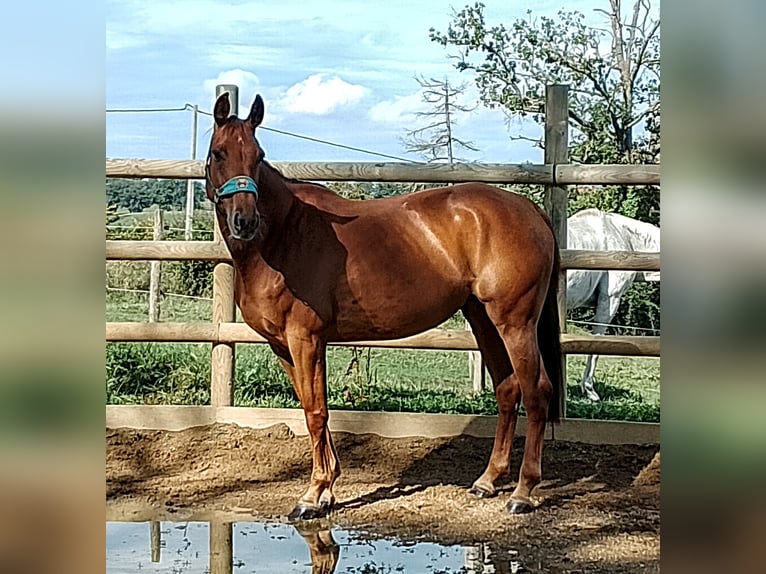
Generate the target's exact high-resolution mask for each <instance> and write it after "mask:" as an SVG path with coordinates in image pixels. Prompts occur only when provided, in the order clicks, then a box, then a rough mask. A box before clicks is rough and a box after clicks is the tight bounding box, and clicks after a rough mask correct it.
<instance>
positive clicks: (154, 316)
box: [149, 207, 163, 323]
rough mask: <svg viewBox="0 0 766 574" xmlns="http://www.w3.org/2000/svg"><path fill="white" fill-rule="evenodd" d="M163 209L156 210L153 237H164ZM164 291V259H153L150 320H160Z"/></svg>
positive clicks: (150, 280) (155, 239)
mask: <svg viewBox="0 0 766 574" xmlns="http://www.w3.org/2000/svg"><path fill="white" fill-rule="evenodd" d="M162 236H163V232H162V209H160V208H159V207H157V211H155V212H154V231H153V232H152V239H154V241H160V240H161V239H162ZM161 291H162V261H152V262H151V267H150V271H149V322H150V323H156V322H158V321H159V320H160V297H161Z"/></svg>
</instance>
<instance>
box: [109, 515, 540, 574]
mask: <svg viewBox="0 0 766 574" xmlns="http://www.w3.org/2000/svg"><path fill="white" fill-rule="evenodd" d="M106 541H107V545H106V546H107V548H106V572H107V573H108V574H127V573H128V572H130V573H135V572H139V573H141V574H143V573H144V572H146V573H147V574H148V573H152V574H154V573H157V574H233V573H235V572H236V573H241V574H246V573H250V572H279V573H285V574H293V573H295V574H298V573H306V574H307V573H309V572H311V573H312V574H333V573H335V572H338V574H341V573H343V574H378V573H383V572H386V573H398V572H427V573H430V574H445V573H450V574H460V573H463V574H488V573H490V572H494V573H497V574H503V573H509V574H514V573H517V572H518V573H520V572H528V570H524V569H523V568H522V567H521V565H520V564H519V562H518V560H517V556H516V555H515V553H513V552H510V553H509V552H492V551H491V549H490V547H489V545H487V544H477V545H472V546H442V545H439V544H433V543H427V542H418V543H406V542H403V541H401V540H396V539H379V538H371V537H369V536H367V535H365V534H364V533H362V532H358V531H347V530H341V529H337V528H332V524H330V523H329V522H328V521H326V520H323V521H312V522H308V523H304V524H299V525H296V526H293V525H290V524H280V523H260V522H236V523H232V522H224V521H220V520H213V521H211V522H207V521H206V522H194V521H190V522H158V521H152V522H148V523H147V522H107V525H106Z"/></svg>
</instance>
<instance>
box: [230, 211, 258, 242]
mask: <svg viewBox="0 0 766 574" xmlns="http://www.w3.org/2000/svg"><path fill="white" fill-rule="evenodd" d="M260 223H261V218H260V217H259V216H258V215H257V214H255V215H253V216H243V215H242V214H241V213H240V212H239V211H235V212H234V213H232V214H231V216H230V217H229V231H231V235H232V237H234V239H239V240H240V241H250V240H251V239H253V238H254V237H255V235H256V233H258V227H259V226H260Z"/></svg>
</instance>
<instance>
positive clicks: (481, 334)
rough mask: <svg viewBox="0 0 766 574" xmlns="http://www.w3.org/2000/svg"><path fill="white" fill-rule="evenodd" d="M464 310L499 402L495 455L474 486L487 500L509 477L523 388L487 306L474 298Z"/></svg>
mask: <svg viewBox="0 0 766 574" xmlns="http://www.w3.org/2000/svg"><path fill="white" fill-rule="evenodd" d="M462 311H463V314H464V315H465V318H466V319H467V320H468V322H469V323H470V325H471V329H472V331H473V334H474V336H475V337H476V342H477V343H478V345H479V350H480V351H481V356H482V358H483V359H484V363H485V364H486V365H487V370H489V374H490V377H491V378H492V384H493V385H494V387H495V398H496V399H497V409H498V417H497V428H496V430H495V442H494V444H493V446H492V454H491V455H490V457H489V463H488V465H487V468H486V470H485V471H484V472H483V473H482V475H481V476H480V477H479V478H478V479H476V481H475V482H474V483H473V486H472V487H471V493H472V494H474V495H476V496H478V497H481V498H485V497H488V496H493V495H494V494H495V481H497V479H498V478H500V477H501V476H503V475H505V474H508V472H509V469H510V462H511V448H512V446H513V434H514V432H515V430H516V418H517V413H518V407H519V401H520V399H521V389H520V387H519V383H518V381H517V380H516V377H515V376H513V367H512V366H511V360H510V358H509V357H508V352H507V351H506V349H505V344H504V343H503V340H502V339H501V338H500V334H499V333H498V332H497V329H496V328H495V325H494V323H492V321H491V320H490V318H489V316H488V315H487V312H486V310H485V309H484V305H483V304H482V303H481V302H480V301H479V300H478V299H476V298H475V297H473V296H471V297H470V298H469V299H468V301H467V302H466V304H465V305H464V306H463V309H462Z"/></svg>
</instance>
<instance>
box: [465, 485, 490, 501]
mask: <svg viewBox="0 0 766 574" xmlns="http://www.w3.org/2000/svg"><path fill="white" fill-rule="evenodd" d="M468 492H470V493H471V494H473V495H474V496H475V497H476V498H492V497H493V496H495V494H497V493H496V492H493V491H491V490H487V489H485V488H481V487H480V486H476V485H475V484H474V485H473V486H472V487H471V488H470V489H469V490H468Z"/></svg>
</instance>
